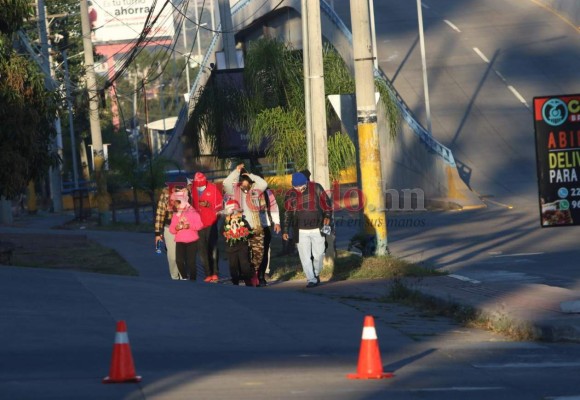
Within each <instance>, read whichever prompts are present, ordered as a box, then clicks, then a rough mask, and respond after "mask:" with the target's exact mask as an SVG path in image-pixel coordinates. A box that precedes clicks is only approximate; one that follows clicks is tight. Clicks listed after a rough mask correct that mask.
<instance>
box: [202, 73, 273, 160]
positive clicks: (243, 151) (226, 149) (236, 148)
mask: <svg viewBox="0 0 580 400" xmlns="http://www.w3.org/2000/svg"><path fill="white" fill-rule="evenodd" d="M210 79H211V81H210V83H209V85H210V87H212V88H213V90H215V91H216V94H217V96H218V97H220V98H221V100H222V101H224V102H225V103H226V104H227V103H228V102H229V100H227V99H226V97H228V96H231V95H232V94H233V93H235V92H238V93H244V70H243V68H238V69H224V70H219V69H217V70H213V71H212V76H211V78H210ZM234 97H235V96H234ZM233 101H234V102H235V99H234V100H233ZM229 122H230V123H228V122H225V121H224V123H223V124H221V129H219V130H218V132H217V145H218V154H217V155H218V157H219V158H232V157H237V158H252V157H264V156H265V150H266V145H267V144H266V143H265V142H263V143H262V145H261V146H260V148H259V149H257V150H250V148H249V137H248V131H247V129H246V128H245V127H240V126H234V124H232V123H231V121H229Z"/></svg>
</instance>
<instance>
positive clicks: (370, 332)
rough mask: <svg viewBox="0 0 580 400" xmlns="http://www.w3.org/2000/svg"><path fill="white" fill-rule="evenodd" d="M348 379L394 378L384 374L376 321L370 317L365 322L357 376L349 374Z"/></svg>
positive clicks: (390, 374) (389, 374)
mask: <svg viewBox="0 0 580 400" xmlns="http://www.w3.org/2000/svg"><path fill="white" fill-rule="evenodd" d="M346 377H347V378H348V379H385V378H392V377H393V374H392V373H390V372H383V364H382V362H381V352H380V350H379V342H378V339H377V331H376V330H375V320H374V318H373V317H372V316H370V315H367V316H366V317H365V321H364V327H363V332H362V340H361V344H360V352H359V356H358V368H357V372H356V374H348V375H347V376H346Z"/></svg>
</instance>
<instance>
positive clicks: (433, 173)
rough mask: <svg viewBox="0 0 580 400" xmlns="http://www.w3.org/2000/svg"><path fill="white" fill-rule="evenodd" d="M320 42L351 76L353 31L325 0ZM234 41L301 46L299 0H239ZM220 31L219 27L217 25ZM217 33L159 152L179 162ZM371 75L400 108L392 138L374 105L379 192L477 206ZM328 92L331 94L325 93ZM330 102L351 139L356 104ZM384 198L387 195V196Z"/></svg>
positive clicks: (445, 155) (443, 156)
mask: <svg viewBox="0 0 580 400" xmlns="http://www.w3.org/2000/svg"><path fill="white" fill-rule="evenodd" d="M320 8H321V10H320V11H321V13H320V14H321V28H322V36H323V41H327V42H329V43H330V44H332V45H333V46H334V48H335V49H336V50H337V51H338V53H339V54H340V55H341V56H342V58H343V59H344V61H345V63H346V65H347V66H348V68H349V69H350V70H351V73H352V74H353V76H354V61H353V55H352V34H351V32H350V31H349V29H348V28H347V27H346V25H345V24H344V22H343V21H342V20H341V19H340V18H339V16H338V15H337V14H336V13H335V12H334V10H333V9H332V7H331V6H330V5H329V4H328V3H326V1H324V0H320ZM231 12H232V19H233V21H232V22H233V26H234V27H236V41H238V42H246V41H248V40H251V39H256V38H259V37H261V36H263V35H264V32H268V34H269V35H270V36H271V37H276V38H279V39H280V40H284V41H287V42H291V43H292V44H293V46H294V47H295V48H302V35H301V32H302V24H301V1H300V0H240V1H238V2H237V3H236V4H235V5H234V6H233V7H232V9H231ZM216 30H217V31H218V32H219V31H220V27H219V26H218V28H217V29H216ZM222 47H223V45H222V37H221V35H219V34H216V35H215V36H214V38H213V40H212V42H211V44H210V45H209V47H208V50H207V52H206V54H205V56H204V58H203V61H202V63H201V64H202V65H201V68H200V69H199V71H200V72H199V73H198V75H197V77H196V79H195V81H194V82H193V84H192V87H191V89H190V93H189V98H190V99H191V100H190V102H189V106H188V107H185V108H184V109H182V110H181V113H180V115H179V118H178V121H177V123H176V127H175V134H174V135H173V137H172V139H171V140H170V141H169V142H168V143H167V145H166V146H165V147H164V148H163V150H162V153H161V155H162V156H164V157H167V158H171V159H174V160H176V161H178V162H182V161H183V148H182V147H183V146H182V141H181V140H180V137H181V135H182V134H183V132H184V129H185V126H186V123H187V117H188V115H189V113H190V112H191V110H193V109H194V107H195V101H196V97H197V96H196V94H197V93H198V92H199V91H200V90H203V87H204V86H205V84H206V83H207V81H208V79H209V77H210V73H209V71H210V68H209V66H210V64H212V63H213V64H217V63H216V52H218V51H221V50H222ZM374 72H375V76H376V77H378V78H380V79H382V80H384V81H385V82H386V83H387V86H388V87H389V88H390V91H391V94H392V96H393V98H394V99H395V100H396V103H397V106H398V109H399V111H400V115H401V119H402V122H403V123H402V124H401V128H400V130H399V132H396V137H395V138H394V139H393V138H392V135H391V132H389V130H388V124H387V120H386V115H385V111H384V110H383V109H382V106H381V104H380V102H379V103H378V106H377V111H378V115H377V117H378V123H377V131H378V133H379V137H380V151H381V160H383V162H382V167H381V168H382V177H383V182H384V190H385V191H386V190H403V189H420V190H422V191H423V192H424V194H425V201H426V204H427V205H429V204H435V205H440V206H446V207H447V206H452V207H459V208H471V207H479V206H482V204H483V203H482V202H481V201H480V199H479V198H478V197H477V196H475V195H474V194H473V192H471V190H469V188H468V187H467V186H466V185H465V184H464V182H463V181H462V180H461V179H460V177H459V174H458V171H457V166H456V164H455V160H454V158H453V154H452V152H451V151H450V150H449V149H448V148H446V147H445V146H443V145H442V144H441V143H439V142H438V141H437V140H435V139H434V138H433V136H432V135H431V133H430V132H428V131H427V130H426V129H425V128H424V127H423V126H421V124H420V123H418V122H417V119H416V118H415V117H414V115H413V113H412V112H411V111H410V109H409V108H408V107H407V105H406V104H405V101H404V100H403V99H402V98H401V97H400V96H399V94H398V93H397V91H396V90H395V88H394V87H393V86H392V85H391V84H390V82H389V80H388V78H387V77H386V76H385V75H384V74H383V72H382V71H381V70H380V69H379V70H375V71H374ZM327 95H332V94H331V93H327ZM332 104H333V105H334V107H335V110H337V114H338V115H339V116H340V117H341V119H342V121H343V126H344V127H345V130H346V131H348V133H349V134H350V135H351V137H353V138H354V139H356V132H354V126H355V122H356V106H355V104H356V103H355V99H354V95H341V96H334V97H333V98H332ZM387 200H388V199H387Z"/></svg>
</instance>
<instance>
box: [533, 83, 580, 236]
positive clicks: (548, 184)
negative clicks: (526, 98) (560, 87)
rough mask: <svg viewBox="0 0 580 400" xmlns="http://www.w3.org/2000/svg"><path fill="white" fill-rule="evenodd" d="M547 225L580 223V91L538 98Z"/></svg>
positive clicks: (538, 135) (541, 188)
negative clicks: (573, 93) (579, 92)
mask: <svg viewBox="0 0 580 400" xmlns="http://www.w3.org/2000/svg"><path fill="white" fill-rule="evenodd" d="M534 124H535V133H536V162H537V169H538V188H539V195H540V199H539V200H540V216H541V225H542V226H543V227H551V226H570V225H580V182H579V179H580V94H575V95H561V96H547V97H535V98H534Z"/></svg>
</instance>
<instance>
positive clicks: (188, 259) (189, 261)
mask: <svg viewBox="0 0 580 400" xmlns="http://www.w3.org/2000/svg"><path fill="white" fill-rule="evenodd" d="M196 255H197V241H196V242H191V243H182V242H177V243H175V260H176V261H177V269H179V274H180V275H181V277H182V278H185V279H187V276H188V275H189V279H190V280H192V281H194V280H195V279H196V277H197V268H196V263H195V258H196Z"/></svg>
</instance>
